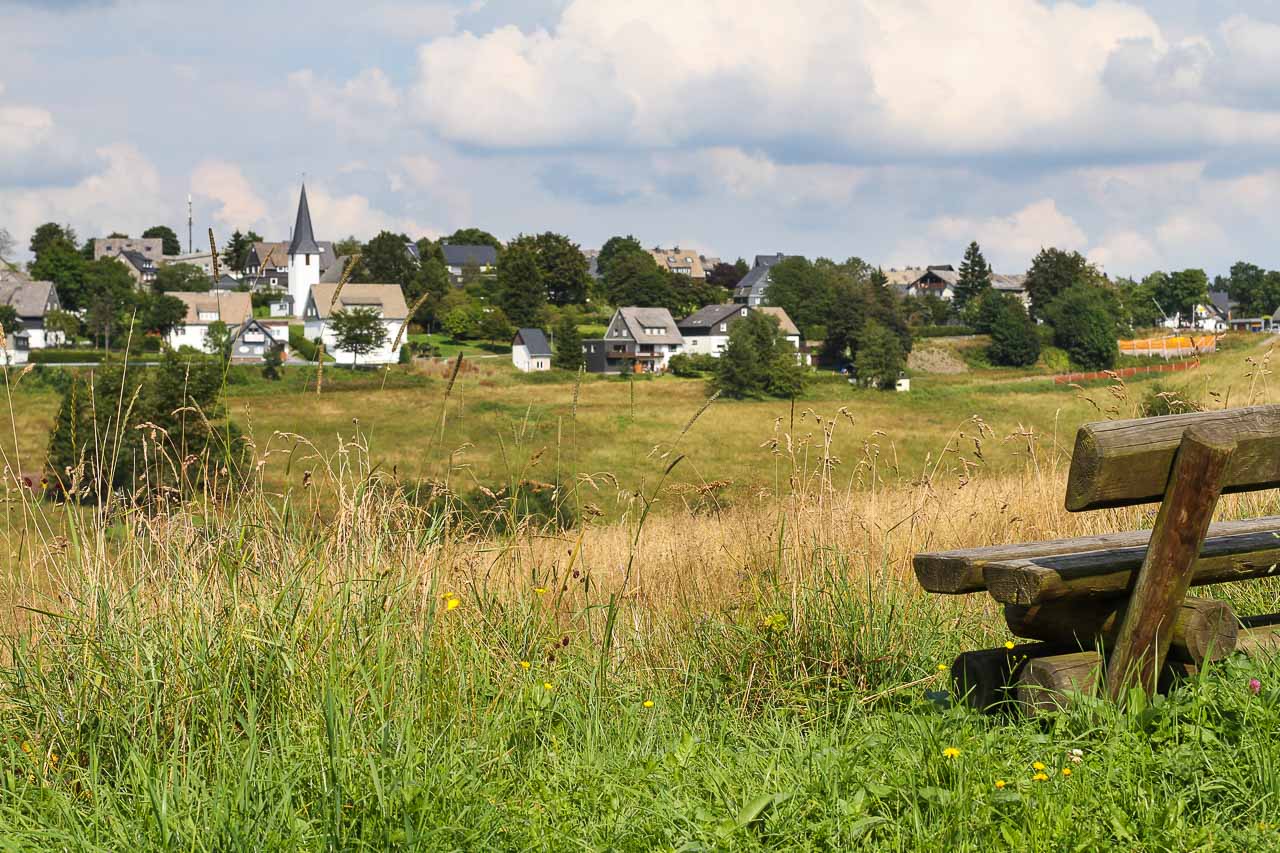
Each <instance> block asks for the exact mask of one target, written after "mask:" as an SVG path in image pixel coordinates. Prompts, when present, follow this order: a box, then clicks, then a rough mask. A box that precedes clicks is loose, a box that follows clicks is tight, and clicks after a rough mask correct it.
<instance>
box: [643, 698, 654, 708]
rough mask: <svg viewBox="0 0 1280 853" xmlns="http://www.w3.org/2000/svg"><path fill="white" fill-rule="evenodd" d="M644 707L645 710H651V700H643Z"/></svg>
mask: <svg viewBox="0 0 1280 853" xmlns="http://www.w3.org/2000/svg"><path fill="white" fill-rule="evenodd" d="M644 706H645V707H646V708H652V707H653V700H652V699H646V700H644Z"/></svg>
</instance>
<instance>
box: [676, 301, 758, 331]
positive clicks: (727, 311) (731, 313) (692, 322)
mask: <svg viewBox="0 0 1280 853" xmlns="http://www.w3.org/2000/svg"><path fill="white" fill-rule="evenodd" d="M745 307H746V306H745V305H738V304H736V303H735V304H726V305H706V306H704V307H702V308H699V309H698V310H697V311H694V312H693V313H692V314H690V315H689V316H688V317H685V318H684V319H683V320H681V321H680V322H679V323H677V324H676V325H677V326H679V328H680V331H681V332H682V333H683V334H705V333H706V332H707V331H709V330H710V329H712V328H714V327H715V326H716V325H717V324H719V323H723V322H724V321H726V320H728V319H729V318H730V317H735V316H737V315H739V314H740V313H741V311H742V309H743V308H745Z"/></svg>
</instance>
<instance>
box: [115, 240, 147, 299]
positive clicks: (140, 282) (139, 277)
mask: <svg viewBox="0 0 1280 853" xmlns="http://www.w3.org/2000/svg"><path fill="white" fill-rule="evenodd" d="M113 257H115V259H116V260H117V261H119V262H120V263H122V264H124V267H125V269H127V270H128V271H129V275H131V276H133V280H134V282H135V283H136V284H137V287H138V289H139V290H145V289H149V288H150V287H151V282H153V281H155V280H156V262H155V261H153V260H152V259H151V258H150V257H149V256H147V255H144V254H142V253H141V252H135V251H133V250H132V249H126V250H125V251H123V252H121V253H120V254H118V255H114V256H113Z"/></svg>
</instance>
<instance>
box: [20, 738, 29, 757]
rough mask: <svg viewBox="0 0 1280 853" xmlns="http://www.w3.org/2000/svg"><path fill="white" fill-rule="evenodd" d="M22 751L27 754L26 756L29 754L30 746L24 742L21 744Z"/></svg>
mask: <svg viewBox="0 0 1280 853" xmlns="http://www.w3.org/2000/svg"><path fill="white" fill-rule="evenodd" d="M22 751H23V752H25V753H27V754H28V755H30V754H31V744H30V743H29V742H28V741H25V740H24V741H23V742H22Z"/></svg>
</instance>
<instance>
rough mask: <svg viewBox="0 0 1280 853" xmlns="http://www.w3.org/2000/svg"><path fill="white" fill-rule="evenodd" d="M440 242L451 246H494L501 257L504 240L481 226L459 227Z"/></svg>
mask: <svg viewBox="0 0 1280 853" xmlns="http://www.w3.org/2000/svg"><path fill="white" fill-rule="evenodd" d="M440 242H442V243H448V244H449V245H450V246H492V247H493V248H494V249H495V250H496V251H497V253H498V256H499V258H501V256H502V241H501V240H499V239H498V238H497V237H495V236H493V235H492V234H490V233H489V232H488V231H485V230H483V229H481V228H459V229H458V230H457V231H454V232H453V233H452V234H450V235H449V236H448V237H444V238H441V241H440Z"/></svg>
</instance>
